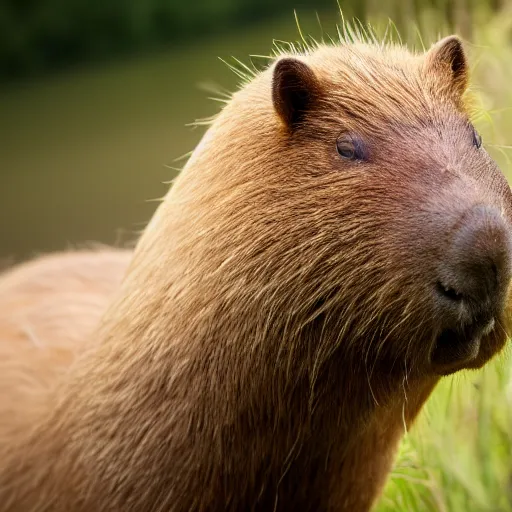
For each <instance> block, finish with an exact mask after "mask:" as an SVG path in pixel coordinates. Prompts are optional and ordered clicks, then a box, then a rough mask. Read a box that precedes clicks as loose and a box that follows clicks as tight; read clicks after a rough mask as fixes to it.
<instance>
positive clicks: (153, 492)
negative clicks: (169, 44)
mask: <svg viewBox="0 0 512 512" xmlns="http://www.w3.org/2000/svg"><path fill="white" fill-rule="evenodd" d="M287 59H288V60H287ZM290 59H291V60H290ZM294 59H298V60H299V61H300V62H301V63H302V64H297V63H296V61H295V62H294ZM466 75H467V69H466V64H465V57H464V54H463V52H462V50H461V48H460V43H459V42H458V41H457V40H456V39H448V40H445V41H443V42H442V43H439V44H438V45H437V46H435V47H434V48H433V49H432V50H431V51H430V52H429V53H427V55H426V56H425V55H413V54H410V53H409V52H407V51H406V50H405V49H403V48H396V47H391V48H390V47H384V46H382V47H381V46H376V45H367V44H354V45H351V44H347V43H343V44H341V45H340V46H339V47H332V48H331V47H320V48H319V49H316V50H315V51H314V52H312V53H311V54H308V55H306V56H294V55H289V56H282V57H281V58H280V59H278V62H277V63H276V64H274V65H272V66H271V67H270V68H269V69H268V70H266V71H264V72H263V73H261V74H259V75H258V76H256V77H255V78H254V80H252V81H251V82H250V83H249V84H248V85H246V86H245V87H244V88H243V89H242V90H240V91H239V92H237V93H236V94H235V95H234V96H233V98H232V100H231V101H230V102H229V104H228V105H227V106H226V107H225V109H224V110H223V111H222V113H221V114H220V115H219V116H218V118H217V119H216V121H215V122H214V124H213V126H212V127H211V128H210V130H209V131H208V132H207V134H206V135H205V137H204V139H203V141H202V142H201V144H200V145H199V146H198V148H196V151H195V152H194V154H193V156H192V157H191V159H190V161H189V162H188V164H187V166H186V168H185V169H184V171H183V172H182V173H181V175H180V177H179V178H178V180H177V181H176V183H175V184H174V186H173V188H172V189H171V191H170V192H169V194H168V195H167V197H166V199H165V200H164V202H163V203H162V205H161V206H160V207H159V209H158V211H157V213H156V214H155V216H154V218H153V219H152V221H151V223H150V224H149V226H148V228H147V229H146V230H145V233H144V234H143V236H142V238H141V240H140V241H139V244H138V246H137V248H136V251H135V255H134V258H133V260H132V263H131V265H130V267H129V270H128V273H127V276H126V278H125V279H124V281H123V284H122V287H121V289H120V292H119V294H118V295H117V298H116V299H115V300H114V301H113V303H112V304H111V306H110V307H109V308H108V311H107V312H106V314H105V315H104V316H103V318H102V321H101V324H100V326H99V328H98V329H97V331H95V333H94V336H93V339H92V340H91V342H89V343H88V348H87V349H85V350H83V351H81V352H82V353H81V354H80V355H79V357H78V358H77V360H76V361H75V362H74V364H73V366H72V367H71V369H70V371H69V372H67V373H66V374H65V375H64V377H62V378H59V379H58V383H57V384H56V389H55V390H53V391H52V392H51V393H49V394H48V401H47V402H45V407H46V409H47V410H45V411H43V412H42V413H41V418H39V419H37V420H36V421H35V422H34V429H33V431H30V432H27V431H26V429H20V432H19V433H16V435H14V436H13V438H10V439H8V440H6V441H7V442H6V443H5V446H2V447H0V449H1V450H2V453H0V460H2V467H1V470H0V510H1V511H2V512H7V511H9V512H12V511H23V512H25V511H26V512H32V511H35V510H38V511H50V510H52V511H53V510H55V511H69V510H73V511H90V510H111V511H123V512H124V511H130V510H141V511H142V510H144V511H146V510H151V511H158V510H173V511H192V510H198V511H199V510H201V511H209V510H265V511H266V510H301V511H308V510H311V511H322V510H344V511H354V512H361V511H366V510H368V509H369V508H370V507H371V506H372V504H373V503H374V502H375V499H376V497H377V496H378V495H379V493H380V491H381V489H382V486H383V484H384V482H385V478H386V475H387V473H388V471H389V468H390V466H391V464H392V460H393V457H394V453H395V449H396V446H397V443H398V441H399V439H400V437H401V436H402V434H403V432H404V428H406V427H407V426H409V425H411V424H412V422H413V421H414V418H415V417H416V415H417V413H418V412H419V410H420V409H421V406H422V404H423V403H424V401H425V400H426V398H427V397H428V395H429V394H430V392H431V391H432V389H433V387H434V386H435V384H436V382H437V381H438V379H439V378H440V375H441V374H444V373H451V372H453V371H457V370H459V369H462V368H464V367H480V366H482V365H483V364H484V363H485V362H486V361H487V360H488V359H489V358H490V357H492V355H494V353H496V352H497V351H498V350H500V349H501V347H502V346H503V344H504V343H505V333H504V331H503V329H502V327H503V328H507V325H508V323H507V317H506V315H505V313H504V312H503V311H501V312H500V317H499V318H498V326H499V328H498V327H496V329H494V330H493V331H492V332H490V333H489V334H488V335H487V336H486V338H485V340H484V341H485V342H483V343H482V345H481V348H480V351H479V353H478V354H476V355H475V356H474V357H472V358H471V360H457V361H451V363H450V364H449V365H446V366H443V367H434V366H433V365H432V362H431V359H430V355H431V353H432V350H433V347H434V345H435V343H436V339H437V337H438V336H439V334H440V331H441V329H442V322H443V321H444V320H443V319H442V317H441V316H440V315H437V314H436V310H435V308H434V306H433V305H432V300H431V297H432V290H431V284H432V283H431V278H432V277H433V276H434V274H435V270H436V269H437V265H438V263H439V260H440V259H441V258H442V256H443V253H444V250H445V246H446V243H447V242H446V237H447V233H448V232H449V231H450V229H452V227H453V225H454V224H455V223H456V222H457V221H458V219H460V216H461V215H462V214H463V213H464V211H466V209H467V208H470V207H472V206H473V205H475V204H480V203H483V204H490V205H492V206H493V207H495V208H497V209H498V210H499V212H500V213H501V215H502V216H503V218H504V219H506V222H507V223H509V222H510V217H511V210H512V208H511V205H512V199H511V194H510V189H509V187H508V185H507V184H506V182H505V180H504V178H503V176H502V175H501V174H500V173H499V171H498V170H497V168H496V167H495V165H494V163H493V162H492V160H491V159H490V158H489V157H488V155H487V154H486V153H485V151H484V150H477V149H476V148H474V147H473V145H472V131H471V126H470V125H469V123H468V116H467V113H466V111H465V109H464V103H463V100H462V97H461V94H462V92H463V90H464V88H465V86H466V82H467V76H466ZM354 133H355V134H358V136H359V137H361V139H362V140H363V141H364V143H365V145H366V146H365V150H366V151H367V155H366V156H367V157H366V158H365V159H364V161H344V160H343V159H341V158H340V156H339V155H338V154H337V153H336V141H337V139H338V140H339V137H348V136H349V135H350V134H354ZM347 140H348V139H347ZM116 265H117V263H116ZM120 267H124V261H123V262H122V263H121V264H120ZM114 281H115V279H114ZM4 282H5V281H4ZM112 284H113V288H115V283H112ZM2 286H3V285H2ZM110 291H111V290H109V291H108V293H107V294H106V295H108V294H110ZM78 295H80V294H78ZM100 295H101V293H100ZM5 297H6V299H7V300H8V301H10V300H11V299H10V298H9V297H10V294H9V295H7V294H5ZM76 299H77V300H78V296H77V297H76ZM74 300H75V299H74ZM74 300H73V301H74ZM9 304H12V302H9ZM8 307H10V308H11V307H14V306H11V305H9V306H8ZM99 309H101V307H100V308H99ZM11 311H12V309H11ZM95 314H96V313H95ZM80 315H81V313H80ZM80 315H79V316H80ZM71 318H72V316H71V315H69V320H68V321H69V325H70V328H71V326H72V319H71ZM2 323H3V322H2ZM0 328H1V331H0V332H4V326H3V325H1V326H0ZM66 328H67V327H66ZM88 329H89V325H88V327H87V328H86V329H85V330H86V331H87V330H88ZM48 342H49V343H51V340H48ZM4 343H8V344H10V343H11V340H10V339H6V341H5V342H4ZM56 343H60V342H56ZM23 357H24V356H23ZM2 364H3V363H2ZM30 364H32V363H30ZM27 366H28V365H27ZM23 368H26V366H25V365H24V366H23ZM24 371H26V370H24ZM37 372H38V370H36V373H37ZM59 373H60V372H59ZM14 378H16V376H15V377H14ZM17 379H18V380H17V381H16V382H15V383H14V385H15V386H17V385H18V384H17V382H19V377H17ZM30 403H31V398H30V397H29V396H28V395H26V396H24V397H23V399H22V401H21V400H20V404H19V409H20V411H23V410H25V409H26V408H27V407H30Z"/></svg>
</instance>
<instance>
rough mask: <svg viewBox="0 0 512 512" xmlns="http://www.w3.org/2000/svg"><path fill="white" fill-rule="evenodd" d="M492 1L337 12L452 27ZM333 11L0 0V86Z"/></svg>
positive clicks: (115, 0) (349, 7)
mask: <svg viewBox="0 0 512 512" xmlns="http://www.w3.org/2000/svg"><path fill="white" fill-rule="evenodd" d="M500 1H501V0H483V1H482V0H413V1H409V2H405V3H404V2H402V0H391V1H389V2H386V3H385V4H384V3H383V2H380V0H339V5H340V7H341V9H342V10H343V12H344V13H346V15H347V16H349V17H352V16H356V17H358V18H359V19H366V18H367V15H368V13H376V12H378V11H382V10H384V11H390V12H389V13H388V14H393V16H394V18H393V19H394V20H395V21H397V24H398V25H402V26H403V25H405V23H406V22H407V19H404V18H409V19H414V18H415V16H416V15H417V14H418V12H419V11H420V10H423V9H424V8H428V7H433V8H435V9H436V10H437V11H439V12H443V13H444V18H445V19H446V20H447V21H448V23H449V24H450V25H451V26H454V25H455V20H457V19H464V15H465V14H467V13H470V12H472V10H473V8H474V7H475V5H476V4H477V3H478V4H479V5H481V4H482V3H484V4H486V5H487V6H489V7H491V8H492V9H497V8H499V4H500ZM474 4H475V5H474ZM335 5H336V0H279V1H278V2H276V1H275V0H243V1H241V0H196V1H195V2H184V1H180V0H109V1H104V0H3V1H2V2H1V4H0V79H6V78H10V77H14V76H20V75H26V74H29V73H33V72H37V71H41V70H46V69H49V68H54V67H57V66H63V65H69V64H72V63H76V62H80V61H83V60H91V59H99V58H104V57H107V56H110V55H113V54H120V53H134V52H138V51H141V50H145V49H149V48H154V47H155V46H162V45H165V44H169V43H171V42H175V41H183V40H185V39H191V38H197V37H199V36H203V35H205V34H208V33H211V32H214V31H217V32H219V31H222V30H225V29H229V28H232V27H235V26H241V25H242V26H243V25H245V24H248V23H249V22H252V21H254V20H257V19H262V18H266V17H269V16H270V15H272V16H275V15H277V14H279V13H280V12H283V11H284V12H291V10H292V9H301V8H308V9H309V10H311V9H318V10H322V9H325V8H326V7H330V8H332V7H333V6H335Z"/></svg>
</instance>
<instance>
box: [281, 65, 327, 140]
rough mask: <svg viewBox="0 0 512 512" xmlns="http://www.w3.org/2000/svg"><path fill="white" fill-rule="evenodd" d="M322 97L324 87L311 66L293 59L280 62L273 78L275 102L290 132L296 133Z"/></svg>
mask: <svg viewBox="0 0 512 512" xmlns="http://www.w3.org/2000/svg"><path fill="white" fill-rule="evenodd" d="M319 95H320V84H319V82H318V79H317V77H316V76H315V73H314V72H313V70H312V69H311V68H310V67H309V66H308V65H307V64H305V63H304V62H302V61H300V60H298V59H294V58H291V57H286V58H283V59H281V60H279V61H277V63H276V65H275V67H274V75H273V78H272V102H273V103H274V108H275V109H276V112H277V113H278V114H279V116H280V117H281V119H282V120H283V122H284V123H285V124H286V126H287V127H288V128H290V129H291V130H293V129H295V128H296V127H297V126H299V125H300V124H301V123H302V121H303V120H304V116H305V114H306V113H307V112H309V111H310V110H311V109H312V108H313V107H314V105H315V102H316V101H317V100H318V97H319Z"/></svg>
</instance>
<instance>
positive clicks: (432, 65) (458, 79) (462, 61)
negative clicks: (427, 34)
mask: <svg viewBox="0 0 512 512" xmlns="http://www.w3.org/2000/svg"><path fill="white" fill-rule="evenodd" d="M425 68H426V71H427V72H428V73H434V74H436V76H437V77H438V78H441V83H442V81H443V78H444V81H445V84H446V89H447V90H448V91H449V92H452V93H455V94H456V95H458V96H461V95H462V94H463V93H464V91H465V90H466V88H467V86H468V78H469V76H468V75H469V70H468V63H467V59H466V54H465V52H464V47H463V44H462V41H461V40H460V38H459V37H458V36H448V37H445V38H444V39H441V40H440V41H438V42H437V43H436V44H434V45H433V46H432V48H431V49H430V50H429V51H428V52H427V54H426V60H425Z"/></svg>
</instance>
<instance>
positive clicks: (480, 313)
mask: <svg viewBox="0 0 512 512" xmlns="http://www.w3.org/2000/svg"><path fill="white" fill-rule="evenodd" d="M511 245H512V244H511V234H510V230H509V227H508V225H507V223H506V221H505V220H504V219H503V217H502V216H501V214H500V212H499V211H498V210H497V209H496V208H493V207H490V206H483V205H479V206H474V207H473V208H471V209H470V210H468V211H467V212H466V213H465V214H464V215H463V216H462V217H461V219H460V221H459V222H458V223H457V224H456V226H455V228H454V231H453V233H452V234H450V235H449V236H448V246H447V247H446V250H445V251H443V252H444V254H442V255H441V257H442V261H441V263H440V265H439V269H438V272H439V274H438V281H437V293H438V296H439V297H438V300H439V302H440V305H441V307H442V308H443V309H444V310H445V312H449V311H451V312H452V315H451V316H452V318H453V320H454V321H455V322H457V323H458V324H459V325H461V324H462V325H468V324H472V325H475V324H485V323H489V322H490V321H491V320H492V319H493V318H494V316H495V315H496V314H498V313H500V312H501V310H502V309H503V307H504V301H505V296H506V293H507V290H508V286H509V283H510V278H511V268H510V267H511V254H510V253H511Z"/></svg>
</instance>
